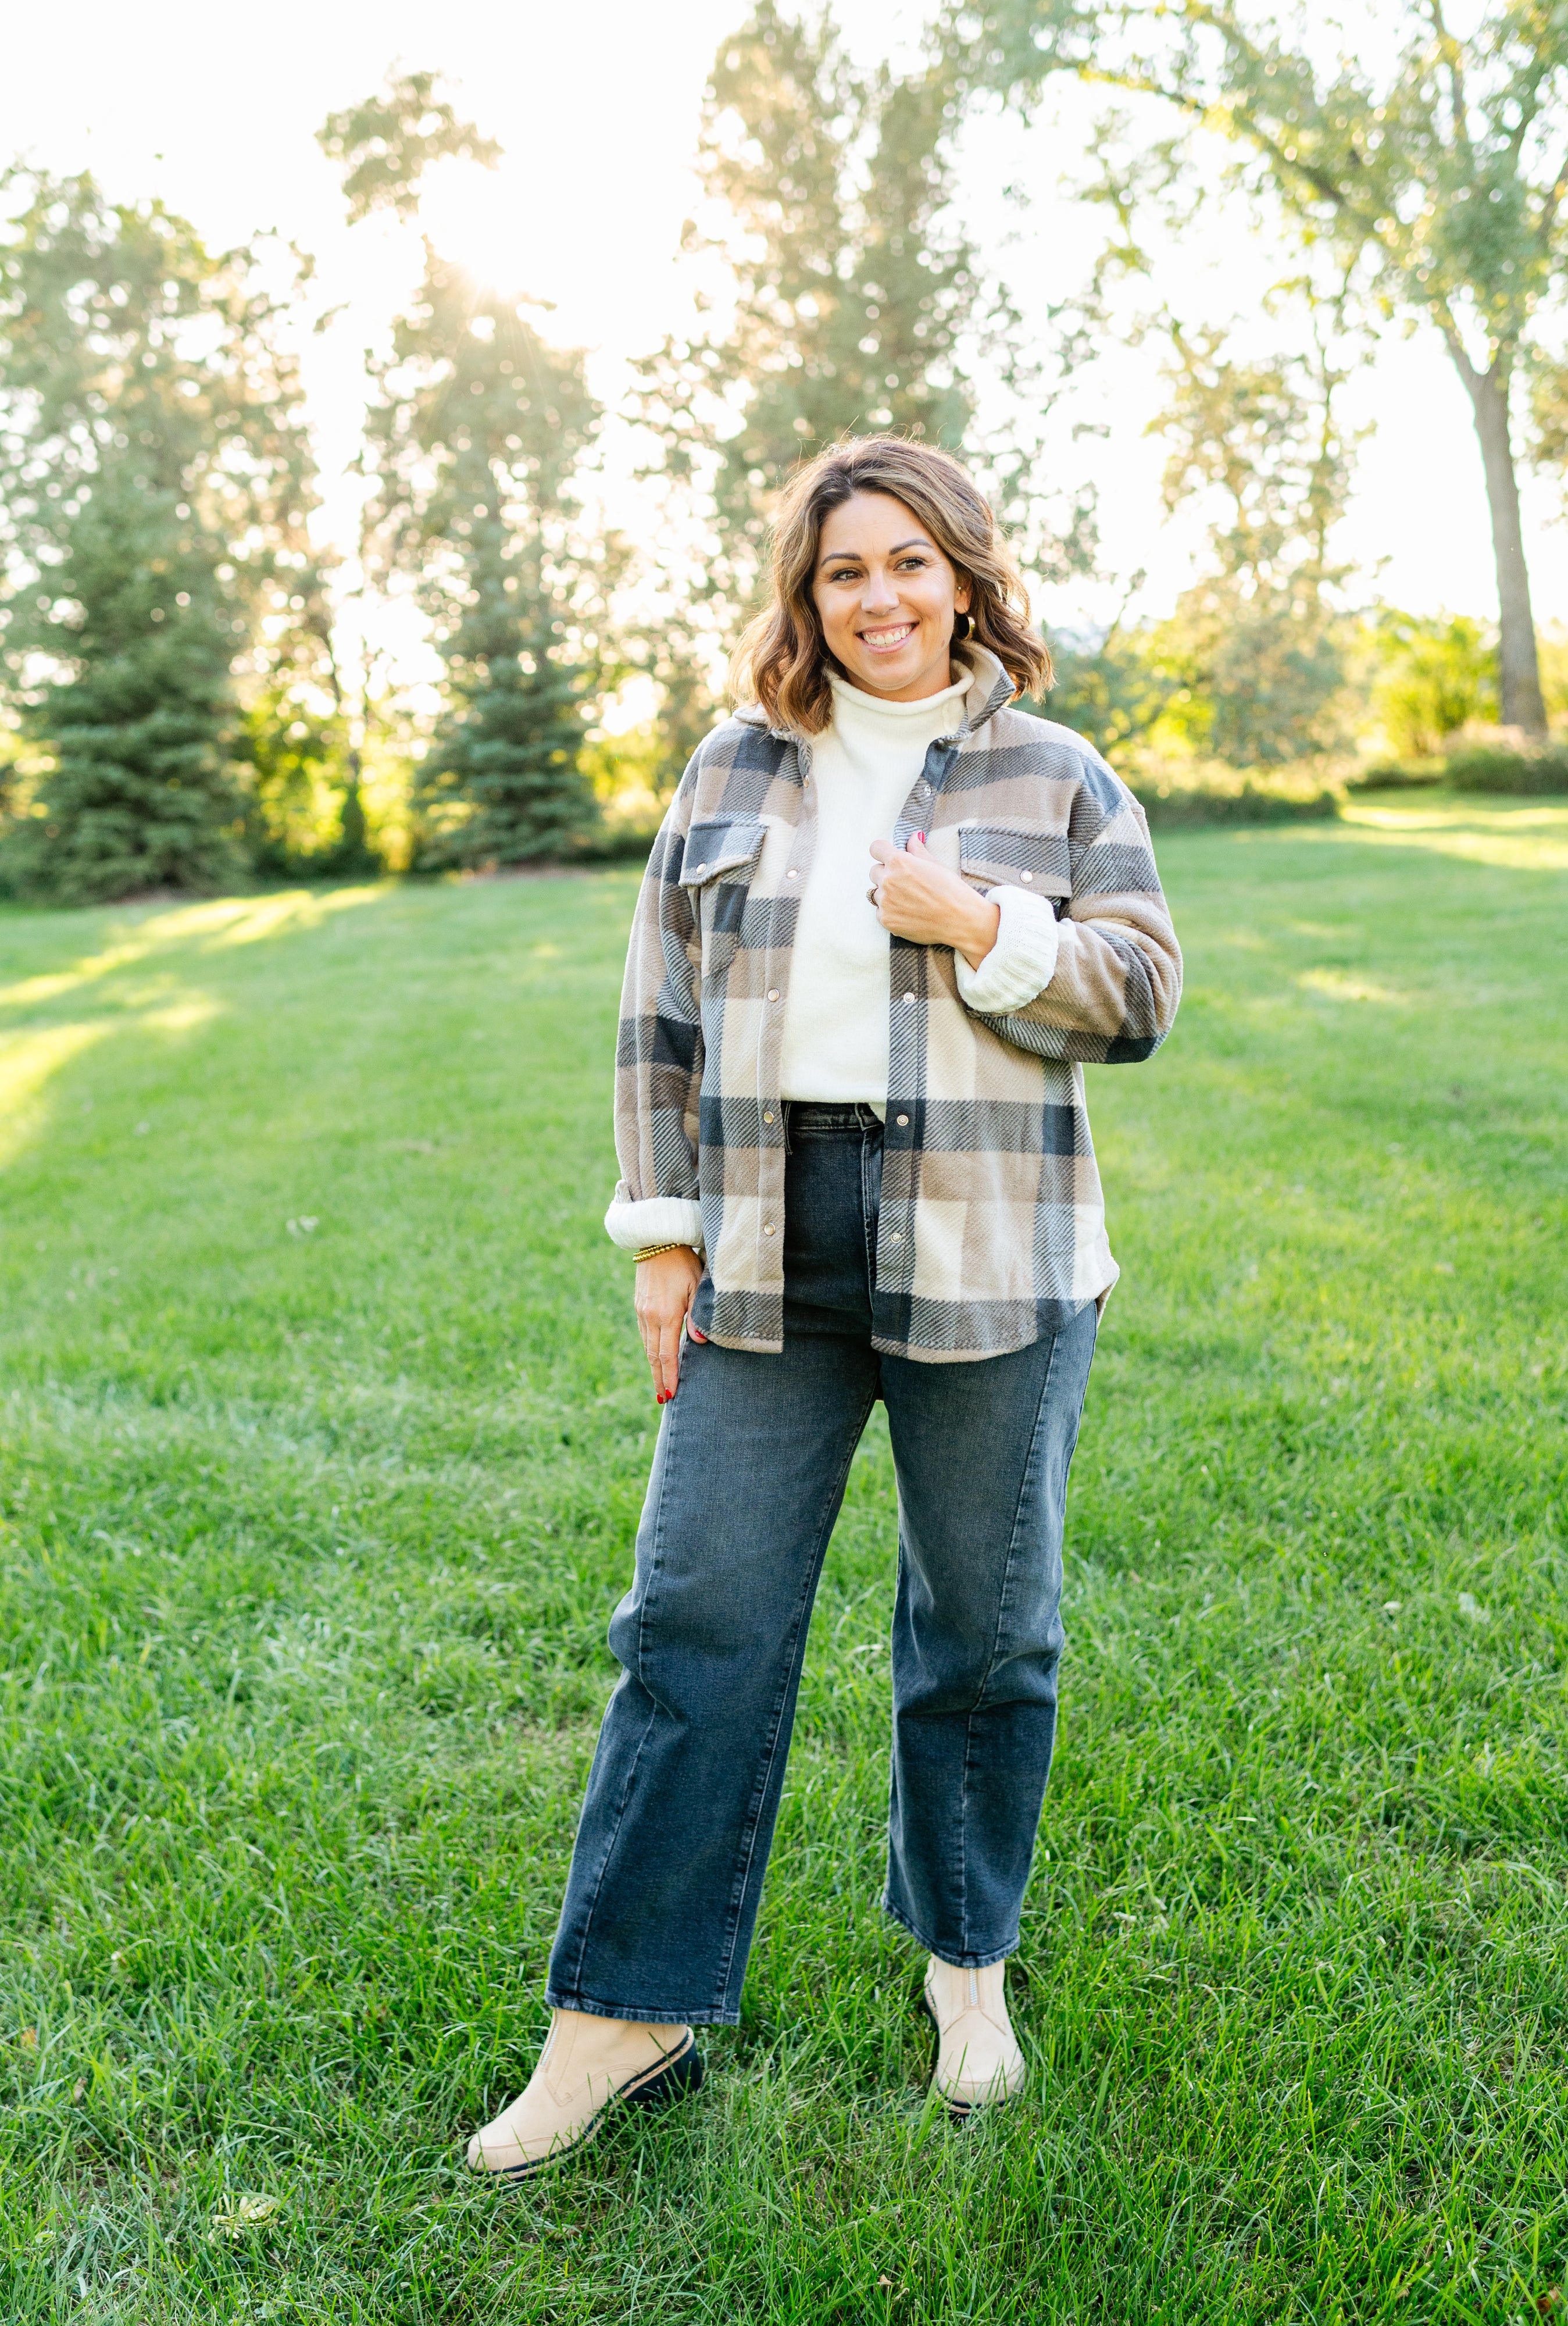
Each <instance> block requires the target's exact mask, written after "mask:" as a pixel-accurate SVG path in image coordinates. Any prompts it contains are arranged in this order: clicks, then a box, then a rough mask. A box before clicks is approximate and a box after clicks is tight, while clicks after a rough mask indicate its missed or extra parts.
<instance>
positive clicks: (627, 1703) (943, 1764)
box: [469, 436, 1181, 2180]
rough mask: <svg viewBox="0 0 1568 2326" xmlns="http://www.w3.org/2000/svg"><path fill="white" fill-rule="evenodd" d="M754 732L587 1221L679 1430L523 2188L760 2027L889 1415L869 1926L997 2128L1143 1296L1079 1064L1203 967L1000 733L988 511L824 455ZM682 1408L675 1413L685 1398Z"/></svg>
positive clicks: (723, 763)
mask: <svg viewBox="0 0 1568 2326" xmlns="http://www.w3.org/2000/svg"><path fill="white" fill-rule="evenodd" d="M736 675H737V681H738V690H737V691H738V695H739V699H740V700H741V702H743V704H744V705H745V706H746V707H743V708H742V709H741V710H739V711H738V712H737V713H736V715H735V716H734V717H733V718H731V719H728V720H727V721H725V722H724V724H723V725H722V726H720V727H719V728H717V729H716V730H714V732H713V733H712V734H711V735H710V736H709V737H708V739H707V740H706V741H705V742H704V743H703V744H702V745H701V746H700V749H698V751H697V754H696V756H695V758H693V759H692V761H691V766H690V767H689V768H687V770H686V774H685V776H684V777H683V779H682V784H681V787H680V790H679V792H678V793H677V794H676V796H675V799H674V802H673V805H672V806H671V809H670V813H669V814H668V815H667V817H666V818H665V820H664V825H663V830H662V832H661V833H660V835H659V838H658V840H657V842H655V844H654V852H653V858H652V861H651V862H650V864H649V867H648V873H647V878H646V879H645V883H644V887H643V892H642V896H641V898H640V900H639V903H638V907H637V913H636V922H635V925H634V927H633V931H632V939H631V952H630V957H629V960H628V963H627V968H626V987H625V994H624V1000H623V1009H622V1019H621V1031H620V1048H619V1061H618V1074H617V1101H616V1140H617V1150H618V1153H619V1158H620V1164H621V1170H622V1174H623V1176H622V1178H621V1182H620V1184H619V1186H617V1190H616V1197H615V1201H614V1203H613V1204H612V1205H611V1207H610V1211H609V1214H608V1219H607V1223H606V1224H607V1226H608V1230H609V1233H610V1235H611V1236H612V1237H613V1239H614V1240H615V1242H617V1244H619V1245H621V1246H623V1247H624V1248H626V1249H627V1250H629V1251H634V1252H636V1271H637V1274H636V1312H637V1322H638V1326H639V1328H640V1330H641V1333H642V1337H643V1344H644V1347H645V1351H646V1353H647V1357H648V1363H649V1365H650V1367H651V1368H652V1372H653V1377H654V1393H655V1395H656V1396H657V1398H658V1400H659V1401H660V1403H661V1404H663V1405H668V1406H669V1411H668V1412H667V1413H666V1414H665V1415H664V1417H663V1424H662V1427H661V1429H660V1433H659V1441H658V1446H657V1449H656V1451H655V1453H654V1465H653V1475H652V1479H651V1482H650V1484H649V1488H648V1496H647V1502H646V1503H645V1508H644V1512H643V1519H642V1524H641V1527H640V1529H639V1531H638V1536H637V1546H636V1579H635V1581H634V1582H633V1585H632V1587H631V1589H630V1591H629V1592H628V1593H627V1595H626V1597H625V1599H623V1600H622V1602H621V1604H620V1605H619V1606H618V1607H617V1610H616V1613H615V1615H614V1618H613V1620H612V1623H611V1625H610V1635H609V1636H610V1644H611V1646H612V1648H613V1649H614V1651H615V1652H616V1654H617V1657H618V1658H619V1660H620V1662H621V1664H622V1666H623V1670H622V1674H621V1677H620V1679H619V1681H618V1682H617V1687H616V1690H615V1693H614V1695H613V1696H612V1697H611V1698H610V1702H609V1707H608V1711H607V1713H606V1715H605V1720H604V1726H603V1728H602V1729H601V1731H600V1735H599V1740H598V1751H597V1753H596V1754H595V1757H594V1763H593V1770H592V1773H591V1775H590V1776H589V1785H588V1794H587V1799H586V1800H585V1802H584V1806H583V1811H582V1817H581V1820H580V1825H579V1828H578V1834H577V1843H576V1848H575V1851H574V1854H573V1857H572V1864H571V1875H570V1878H569V1880H568V1884H567V1892H566V1900H565V1904H564V1906H563V1909H562V1912H561V1926H560V1930H559V1932H558V1934H557V1937H556V1940H555V1945H554V1949H553V1951H552V1957H551V1964H550V1981H549V1987H548V1999H549V2002H550V2004H551V2005H552V2011H553V2014H554V2015H553V2018H552V2025H551V2032H550V2035H549V2038H548V2041H547V2042H546V2043H545V2046H544V2050H543V2053H542V2055H541V2058H540V2061H539V2063H538V2066H537V2068H536V2069H535V2071H534V2074H533V2079H532V2081H531V2082H530V2083H529V2085H528V2088H527V2089H526V2090H525V2091H524V2093H523V2095H522V2096H521V2098H518V2099H517V2100H515V2101H514V2102H513V2103H512V2105H511V2106H510V2107H508V2108H507V2109H506V2110H505V2112H504V2113H503V2114H502V2115H501V2116H500V2117H497V2118H496V2121H495V2122H494V2123H493V2124H491V2125H487V2126H486V2127H485V2129H484V2131H482V2132H481V2133H479V2134H478V2135H476V2137H475V2139H474V2140H473V2142H472V2143H471V2144H470V2147H469V2163H471V2164H473V2165H474V2166H476V2167H477V2168H478V2169H479V2170H482V2171H486V2172H492V2173H496V2174H497V2175H502V2176H505V2177H506V2178H507V2179H512V2180H515V2179H521V2178H523V2177H525V2176H526V2175H528V2174H530V2173H532V2172H536V2171H537V2170H538V2169H539V2168H540V2167H541V2166H542V2165H543V2164H544V2163H548V2162H550V2161H552V2160H555V2159H559V2158H560V2157H561V2156H563V2155H566V2154H570V2153H571V2151H572V2150H573V2149H575V2148H577V2147H579V2146H580V2145H581V2144H582V2143H583V2142H584V2141H585V2140H587V2139H588V2138H589V2136H590V2135H591V2134H592V2133H593V2131H594V2130H595V2129H596V2127H597V2126H598V2123H599V2122H600V2120H601V2119H602V2117H603V2116H604V2114H605V2113H606V2111H607V2110H608V2108H609V2107H611V2106H613V2105H614V2104H615V2103H616V2102H617V2101H631V2100H641V2101H648V2100H654V2099H663V2098H670V2097H673V2095H674V2094H675V2093H677V2092H679V2091H681V2090H683V2089H692V2088H694V2087H695V2085H696V2084H697V2083H698V2082H699V2081H700V2077H701V2062H700V2057H699V2054H698V2052H697V2050H696V2045H695V2040H694V2037H693V2034H692V2029H693V2027H695V2026H697V2025H700V2024H734V2023H735V2022H736V2021H738V2018H739V2015H740V2012H739V2005H740V1992H741V1982H742V1978H743V1977H744V1974H745V1969H746V1961H747V1952H748V1949H749V1947H750V1943H751V1936H752V1929H753V1924H754V1921H755V1919H756V1905H757V1896H758V1892H759V1890H760V1888H761V1884H762V1877H763V1869H764V1866H765V1864H766V1860H767V1853H768V1847H769V1844H770V1842H771V1839H772V1836H773V1828H774V1819H775V1813H776V1810H777V1806H778V1799H779V1791H780V1787H781V1785H782V1783H783V1779H784V1761H785V1757H786V1755H787V1753H788V1749H789V1739H790V1730H791V1726H792V1722H793V1713H794V1704H795V1694H796V1689H797V1687H798V1684H799V1679H800V1671H801V1662H802V1658H803V1652H804V1648H805V1639H806V1630H807V1624H808V1622H809V1618H810V1614H811V1607H812V1597H813V1595H814V1593H815V1589H816V1585H817V1577H818V1574H819V1571H820V1568H821V1560H822V1556H823V1552H824V1550H825V1549H826V1547H827V1542H828V1538H829V1536H830V1533H831V1531H832V1528H833V1522H834V1520H835V1518H836V1516H837V1514H838V1510H839V1505H840V1499H841V1497H842V1493H843V1487H844V1479H845V1475H846V1472H847V1471H848V1468H849V1461H850V1457H851V1456H852V1455H853V1453H854V1451H855V1447H856V1445H857V1443H858V1439H859V1437H860V1434H861V1431H862V1430H863V1428H865V1425H866V1420H867V1417H868V1414H869V1413H870V1410H871V1407H872V1405H873V1403H874V1402H875V1400H877V1398H878V1397H880V1398H881V1399H883V1400H884V1401H885V1402H886V1407H887V1419H888V1427H889V1430H890V1433H891V1437H892V1442H893V1453H894V1460H895V1465H896V1469H897V1475H898V1497H899V1545H898V1586H897V1601H896V1607H895V1614H894V1621H893V1699H894V1713H893V1721H894V1733H893V1785H892V1802H891V1810H890V1819H889V1865H888V1879H887V1891H886V1902H885V1903H886V1906H887V1909H888V1911H889V1912H891V1913H892V1914H893V1915H894V1916H895V1918H896V1919H897V1920H898V1921H900V1922H902V1923H903V1924H904V1926H905V1929H906V1930H908V1931H910V1932H911V1933H912V1934H913V1936H914V1938H915V1939H916V1940H918V1942H919V1943H920V1945H921V1946H922V1948H923V1949H925V1950H926V1951H927V1953H928V1954H929V1957H930V1961H929V1964H928V1967H927V1970H926V1975H925V1999H926V2004H927V2007H928V2009H929V2010H930V2012H931V2014H932V2018H933V2019H934V2020H935V2022H936V2026H937V2030H938V2036H939V2046H938V2059H937V2067H936V2084H937V2089H938V2091H939V2093H940V2094H941V2096H942V2098H943V2099H945V2100H946V2101H947V2103H948V2104H949V2106H950V2107H953V2108H955V2109H957V2110H960V2111H965V2110H968V2109H970V2108H973V2107H979V2106H981V2105H984V2104H988V2103H993V2104H994V2103H996V2102H997V2101H1000V2100H1003V2099H1005V2098H1007V2097H1009V2096H1010V2095H1011V2094H1013V2093H1014V2092H1016V2090H1017V2089H1018V2088H1019V2085H1020V2083H1021V2081H1022V2078H1023V2072H1024V2062H1023V2058H1022V2054H1021V2053H1020V2052H1019V2050H1018V2046H1017V2043H1016V2041H1015V2039H1014V2035H1013V2031H1012V2028H1011V2026H1010V2024H1009V2023H1008V2018H1007V2005H1006V2002H1005V2000H1004V1996H1003V1976H1004V1969H1005V1965H1006V1961H1007V1956H1008V1955H1009V1954H1011V1953H1012V1952H1013V1951H1014V1950H1015V1949H1016V1945H1017V1942H1018V1916H1019V1909H1020V1906H1021V1903H1022V1901H1023V1895H1024V1889H1025V1882H1026V1879H1027V1876H1028V1872H1029V1862H1030V1854H1031V1851H1032V1849H1033V1847H1034V1841H1035V1828H1036V1825H1037V1822H1038V1819H1039V1813H1040V1804H1041V1799H1042V1796H1043V1794H1044V1786H1045V1780H1046V1775H1047V1772H1048V1771H1049V1768H1050V1763H1051V1753H1052V1745H1053V1739H1054V1735H1055V1726H1056V1667H1057V1661H1058V1658H1059V1656H1060V1653H1061V1650H1062V1629H1061V1624H1060V1622H1059V1620H1058V1614H1057V1606H1058V1601H1059V1598H1060V1596H1061V1585H1062V1511H1063V1504H1064V1501H1065V1496H1066V1487H1067V1468H1068V1464H1069V1462H1070V1460H1071V1458H1072V1448H1073V1444H1074V1441H1075V1439H1076V1437H1077V1432H1078V1422H1079V1415H1080V1412H1081V1408H1082V1403H1083V1394H1084V1388H1085V1384H1086V1382H1087V1381H1088V1377H1089V1366H1090V1357H1091V1355H1092V1354H1093V1349H1094V1338H1095V1332H1096V1327H1097V1325H1098V1321H1099V1309H1100V1308H1101V1307H1103V1304H1104V1301H1105V1298H1106V1295H1107V1294H1108V1293H1109V1289H1110V1288H1111V1285H1112V1284H1113V1283H1114V1282H1115V1280H1116V1276H1117V1267H1116V1262H1115V1261H1113V1260H1112V1258H1111V1256H1110V1248H1109V1244H1108V1243H1107V1242H1106V1236H1105V1225H1104V1216H1103V1212H1102V1207H1101V1203H1100V1194H1099V1178H1098V1175H1097V1173H1096V1170H1095V1165H1094V1157H1093V1149H1092V1148H1091V1146H1090V1136H1089V1124H1088V1120H1087V1117H1086V1115H1085V1112H1084V1102H1083V1075H1082V1066H1081V1061H1082V1060H1084V1059H1092V1060H1098V1061H1099V1062H1102V1063H1119V1062H1123V1061H1132V1060H1136V1059H1141V1058H1146V1057H1148V1056H1151V1055H1152V1054H1153V1052H1154V1051H1155V1050H1156V1049H1157V1048H1158V1047H1159V1046H1160V1043H1161V1042H1162V1041H1163V1040H1164V1037H1165V1035H1166V1033H1167V1032H1168V1031H1169V1030H1170V1026H1171V1021H1172V1019H1173V1018H1174V1014H1175V1009H1176V1001H1177V998H1178V994H1179V992H1180V986H1181V955H1180V954H1179V952H1178V950H1177V947H1176V942H1175V937H1174V932H1173V930H1172V926H1171V921H1170V916H1169V915H1168V913H1167V912H1166V909H1165V903H1164V898H1163V896H1162V895H1161V892H1160V887H1159V881H1158V878H1157V876H1156V874H1155V863H1154V858H1153V856H1152V854H1151V853H1150V849H1149V840H1148V832H1147V828H1146V824H1145V822H1144V818H1143V814H1142V812H1141V810H1140V809H1139V808H1138V806H1137V802H1136V801H1135V800H1134V799H1133V797H1132V795H1131V794H1130V793H1129V792H1128V791H1127V789H1126V788H1125V786H1123V785H1122V784H1121V783H1120V782H1119V781H1118V778H1117V777H1115V776H1114V775H1112V773H1111V772H1110V770H1109V768H1108V767H1107V766H1106V765H1105V763H1104V761H1103V760H1102V759H1100V758H1099V756H1098V754H1097V753H1096V752H1095V751H1094V750H1092V749H1090V746H1089V745H1088V744H1086V743H1084V742H1083V741H1082V740H1081V739H1080V738H1079V737H1077V736H1075V735H1073V734H1072V733H1070V732H1069V731H1068V730H1066V729H1065V728H1062V727H1055V726H1052V725H1050V724H1049V723H1047V722H1046V721H1042V720H1039V719H1035V718H1034V717H1032V716H1030V715H1028V714H1026V713H1025V712H1019V711H1016V710H1013V709H1011V708H1010V707H1009V706H1010V705H1011V703H1012V702H1013V700H1014V698H1015V697H1016V695H1017V694H1018V693H1021V692H1025V691H1027V692H1028V693H1035V692H1037V691H1038V689H1039V688H1040V687H1041V685H1042V684H1044V682H1045V681H1046V680H1047V679H1048V677H1049V663H1048V660H1047V657H1046V655H1045V652H1044V647H1043V646H1042V645H1041V642H1040V640H1039V639H1038V637H1035V635H1034V634H1033V632H1032V631H1031V629H1030V628H1029V626H1028V622H1027V619H1026V613H1025V598H1024V593H1023V590H1022V587H1021V584H1020V582H1019V581H1018V577H1017V574H1016V569H1015V568H1014V566H1013V564H1012V563H1011V562H1010V560H1009V558H1008V555H1007V550H1006V548H1005V546H1004V544H1003V542H1002V540H1001V538H1000V536H999V534H998V532H997V525H996V521H995V519H994V517H993V516H992V514H991V511H990V509H989V508H988V507H987V505H986V502H985V500H984V498H982V496H981V495H980V493H979V491H978V489H977V488H976V487H975V485H974V483H973V481H972V480H971V479H970V477H969V475H968V474H967V472H966V471H965V470H963V469H962V468H961V467H960V464H959V463H958V462H957V461H954V460H952V459H951V458H950V457H949V456H948V455H947V454H945V453H942V452H938V451H932V450H930V449H929V448H928V447H926V446H924V445H921V444H916V443H907V442H903V441H902V440H901V439H899V438H896V437H891V436H879V437H870V438H866V439H862V440H861V441H859V442H844V443H840V444H837V445H835V446H833V447H832V448H831V450H830V451H826V452H823V453H822V454H821V455H820V456H819V457H818V458H817V459H816V460H814V461H811V462H810V463H808V464H807V465H805V466H804V467H803V469H802V470H800V471H799V472H798V473H797V474H796V476H795V478H794V479H793V482H792V483H791V485H790V486H789V488H788V490H787V491H786V492H785V494H784V498H783V501H782V504H781V506H780V509H779V513H778V518H777V523H776V526H775V542H774V551H773V565H772V594H771V602H770V603H769V605H768V608H767V609H766V611H765V613H763V614H762V615H761V616H759V617H758V619H757V620H756V622H754V623H753V625H752V627H751V628H750V629H749V630H748V631H747V635H746V637H745V639H744V640H743V642H742V645H741V647H740V649H739V653H738V659H737V674H736ZM672 1400H673V1402H672Z"/></svg>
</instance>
